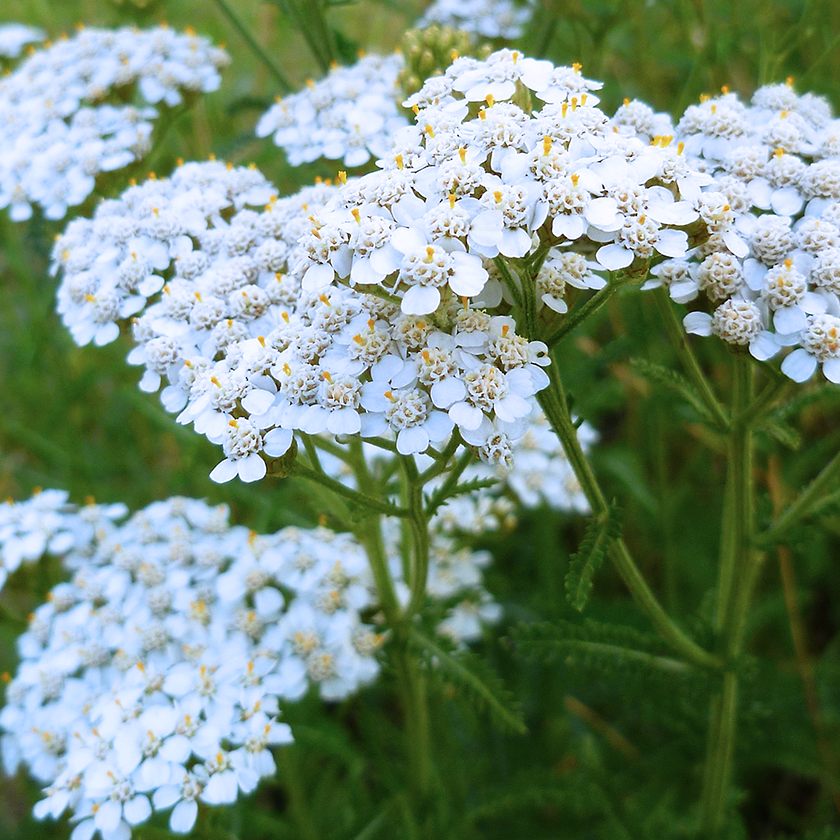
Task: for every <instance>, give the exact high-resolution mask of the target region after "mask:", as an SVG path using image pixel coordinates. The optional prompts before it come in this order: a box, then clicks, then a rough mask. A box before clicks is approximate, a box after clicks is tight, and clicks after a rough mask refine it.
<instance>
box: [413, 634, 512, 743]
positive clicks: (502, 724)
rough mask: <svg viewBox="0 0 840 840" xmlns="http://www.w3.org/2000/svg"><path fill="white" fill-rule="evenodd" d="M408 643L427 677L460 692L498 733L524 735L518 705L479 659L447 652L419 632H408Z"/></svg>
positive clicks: (440, 643) (437, 642) (441, 645)
mask: <svg viewBox="0 0 840 840" xmlns="http://www.w3.org/2000/svg"><path fill="white" fill-rule="evenodd" d="M409 642H410V644H411V646H412V647H413V648H414V649H415V650H416V651H417V652H418V653H419V654H420V656H421V658H422V659H423V660H424V661H425V662H426V664H427V665H428V666H429V673H430V674H433V675H436V676H440V677H443V678H445V680H446V682H448V683H449V684H450V685H452V686H454V687H455V688H456V689H461V692H462V694H463V696H464V697H465V698H466V699H468V700H470V701H471V702H472V703H473V704H474V705H475V706H476V707H477V708H478V709H479V710H481V711H486V712H487V713H488V714H489V715H490V716H491V717H492V718H493V721H494V722H495V723H496V724H497V725H498V726H499V728H500V729H502V730H505V731H508V732H515V733H517V734H519V735H522V734H524V733H525V732H527V727H526V725H525V721H524V719H523V717H522V711H521V709H520V707H519V704H518V703H517V702H516V701H515V700H514V699H513V698H512V696H511V694H510V692H509V691H508V690H507V688H506V687H505V685H504V683H503V682H502V680H501V678H500V677H499V675H498V674H497V673H496V672H495V671H494V670H493V669H492V668H491V667H490V666H489V665H488V664H487V662H485V661H484V660H483V659H482V658H481V657H479V656H478V655H477V654H475V653H473V652H472V651H469V650H464V651H454V650H447V649H446V648H445V647H444V644H445V643H444V642H440V641H438V640H433V639H430V638H428V636H426V635H424V634H423V633H421V632H420V631H419V630H412V631H411V633H410V635H409Z"/></svg>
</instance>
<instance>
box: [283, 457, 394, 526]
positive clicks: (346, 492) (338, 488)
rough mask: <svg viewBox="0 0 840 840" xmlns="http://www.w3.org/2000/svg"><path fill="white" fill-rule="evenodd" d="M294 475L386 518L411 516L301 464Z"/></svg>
mask: <svg viewBox="0 0 840 840" xmlns="http://www.w3.org/2000/svg"><path fill="white" fill-rule="evenodd" d="M292 475H294V476H297V477H298V478H306V479H308V480H309V481H314V482H315V483H316V484H321V485H322V486H324V487H327V488H329V489H330V490H332V491H333V493H335V494H336V495H337V496H341V497H342V498H343V499H347V501H349V502H353V504H355V505H358V506H359V507H362V508H367V509H368V510H371V511H376V512H377V513H384V514H385V515H386V516H397V517H403V516H408V515H409V513H408V511H406V510H404V509H403V508H400V507H397V506H396V505H392V504H391V503H390V502H386V501H384V500H383V499H379V498H377V497H376V496H369V495H367V494H366V493H364V492H359V491H358V490H351V489H350V488H349V487H345V486H344V485H343V484H342V483H341V482H340V481H336V480H335V479H334V478H330V477H329V476H328V475H326V474H325V473H322V472H318V470H317V469H312V468H310V467H306V466H304V465H303V464H301V463H300V462H296V463H295V465H294V468H293V469H292Z"/></svg>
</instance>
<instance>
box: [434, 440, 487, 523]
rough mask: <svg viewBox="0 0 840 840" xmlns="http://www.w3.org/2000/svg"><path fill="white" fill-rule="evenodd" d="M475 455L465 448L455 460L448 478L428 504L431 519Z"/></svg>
mask: <svg viewBox="0 0 840 840" xmlns="http://www.w3.org/2000/svg"><path fill="white" fill-rule="evenodd" d="M474 458H475V456H474V455H473V454H472V452H470V450H469V449H465V450H464V452H463V453H462V455H461V457H460V458H459V459H458V460H457V461H456V462H455V466H454V467H453V468H452V470H451V472H450V473H449V475H448V476H446V480H445V481H444V482H443V484H441V486H440V487H439V488H438V489H437V490H435V492H434V493H432V497H431V498H430V499H429V503H428V504H427V505H426V516H427V517H428V518H429V519H431V518H432V516H434V513H435V511H436V510H437V509H438V508H439V507H440V506H441V505H442V504H443V503H444V502H445V501H446V500H447V499H448V498H449V494H450V493H451V492H452V491H453V490H454V489H455V487H457V485H458V479H459V478H460V477H461V475H462V473H463V472H464V470H465V469H466V468H467V467H468V466H469V465H470V464H471V463H472V462H473V460H474Z"/></svg>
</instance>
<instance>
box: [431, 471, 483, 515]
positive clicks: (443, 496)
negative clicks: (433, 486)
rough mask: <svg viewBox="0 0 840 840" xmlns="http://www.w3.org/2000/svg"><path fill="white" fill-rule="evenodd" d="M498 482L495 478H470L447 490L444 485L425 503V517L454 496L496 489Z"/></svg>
mask: <svg viewBox="0 0 840 840" xmlns="http://www.w3.org/2000/svg"><path fill="white" fill-rule="evenodd" d="M498 484H499V480H498V479H496V478H472V479H470V480H469V481H463V482H461V483H460V484H456V485H455V486H454V487H450V488H447V487H446V485H444V486H443V487H441V488H440V489H439V490H437V491H435V492H434V493H433V494H432V495H431V496H430V497H429V498H428V499H427V502H426V515H427V516H432V515H433V514H434V513H435V511H437V509H438V508H439V507H440V506H441V505H442V504H443V503H444V502H448V501H449V500H450V499H454V498H455V497H456V496H464V495H466V494H468V493H476V492H478V491H479V490H489V489H491V488H493V487H497V486H498Z"/></svg>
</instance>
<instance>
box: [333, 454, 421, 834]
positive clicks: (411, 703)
mask: <svg viewBox="0 0 840 840" xmlns="http://www.w3.org/2000/svg"><path fill="white" fill-rule="evenodd" d="M350 450H351V454H352V456H353V467H354V473H355V476H356V483H357V484H358V487H359V490H360V491H361V492H362V493H363V494H364V495H365V496H367V497H372V496H374V495H375V494H377V493H378V492H379V491H380V488H379V487H378V486H377V482H376V480H375V479H374V478H373V476H372V475H371V473H370V470H369V469H368V466H367V464H366V462H365V459H364V451H363V449H362V442H361V440H360V439H358V438H355V439H353V440H352V441H351V442H350ZM407 460H409V459H407V458H406V459H404V461H407ZM411 465H412V466H414V462H413V460H412V461H411ZM414 472H415V474H416V472H417V468H416V467H414ZM406 475H408V473H406ZM415 477H416V475H415ZM418 491H419V493H420V502H421V506H422V493H423V486H422V484H418ZM356 536H357V538H358V540H359V542H361V544H362V545H363V546H364V549H365V552H366V553H367V556H368V562H369V563H370V566H371V571H372V572H373V576H374V580H375V581H376V588H377V590H378V592H379V599H380V602H381V605H382V612H383V615H384V617H385V622H386V624H387V625H388V626H389V627H390V628H391V631H392V633H393V639H392V641H391V644H390V645H389V652H390V654H391V657H392V660H393V663H394V669H395V671H396V674H397V684H398V687H399V691H400V697H401V700H402V706H403V713H404V720H405V730H406V752H407V755H408V765H409V773H410V780H411V790H412V794H413V800H414V808H415V815H416V816H417V818H418V819H419V820H421V821H422V819H421V818H422V816H423V814H424V813H426V808H427V801H428V795H429V787H430V784H431V749H430V738H429V713H428V706H427V703H426V686H425V681H424V679H423V676H422V674H421V673H420V670H419V664H418V662H417V661H416V659H415V657H414V656H412V654H411V652H410V650H409V647H408V633H409V630H410V623H409V622H408V621H407V620H406V618H407V617H410V615H411V613H406V614H405V615H403V614H402V612H401V610H400V604H399V600H398V599H397V594H396V589H395V587H394V582H393V579H392V577H391V573H390V570H389V566H388V555H387V551H386V549H385V542H384V540H383V538H382V526H381V520H380V517H379V516H370V517H367V518H366V519H365V520H363V521H362V522H361V523H359V525H358V526H357V529H356ZM426 539H427V540H428V532H426ZM426 562H427V564H428V554H427V555H426ZM423 585H424V589H425V579H424V582H423Z"/></svg>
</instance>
